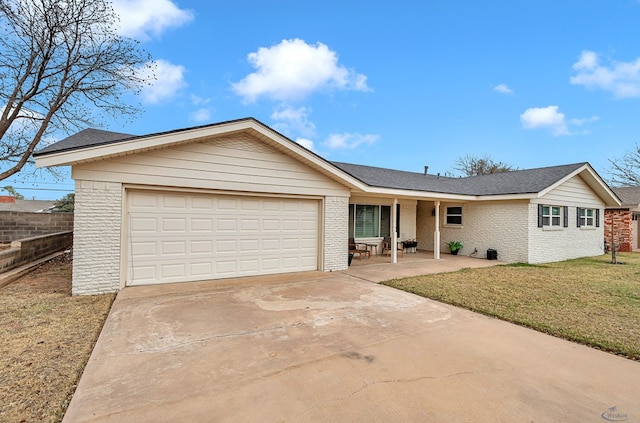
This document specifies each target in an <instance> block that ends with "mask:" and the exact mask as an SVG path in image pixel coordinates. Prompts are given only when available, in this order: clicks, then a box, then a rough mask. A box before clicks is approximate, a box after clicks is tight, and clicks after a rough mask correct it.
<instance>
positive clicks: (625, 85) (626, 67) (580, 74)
mask: <svg viewBox="0 0 640 423" xmlns="http://www.w3.org/2000/svg"><path fill="white" fill-rule="evenodd" d="M573 69H574V70H575V71H576V75H575V76H572V77H571V78H570V80H569V81H570V82H571V83H572V84H576V85H583V86H585V87H587V88H590V89H601V90H604V91H610V92H611V93H613V95H614V96H616V97H618V98H625V97H640V58H638V59H636V60H635V61H633V62H615V61H614V62H612V63H611V65H610V66H604V65H601V64H600V59H599V57H598V54H597V53H595V52H593V51H588V50H585V51H583V52H582V54H581V55H580V59H578V61H577V62H576V63H574V64H573Z"/></svg>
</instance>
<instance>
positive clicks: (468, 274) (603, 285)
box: [385, 253, 640, 360]
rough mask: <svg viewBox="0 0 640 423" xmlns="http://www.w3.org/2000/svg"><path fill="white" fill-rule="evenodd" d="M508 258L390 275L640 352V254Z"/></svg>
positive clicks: (416, 287)
mask: <svg viewBox="0 0 640 423" xmlns="http://www.w3.org/2000/svg"><path fill="white" fill-rule="evenodd" d="M618 259H619V260H620V261H623V262H625V264H623V265H621V264H619V265H613V264H610V263H609V261H610V257H609V256H600V257H593V258H584V259H577V260H569V261H564V262H559V263H549V264H545V265H538V266H532V265H518V264H514V265H504V266H496V267H489V268H483V269H464V270H462V271H459V272H453V273H441V274H435V275H425V276H418V277H413V278H406V279H396V280H391V281H388V282H385V284H386V285H389V286H393V287H395V288H399V289H402V290H405V291H409V292H413V293H415V294H418V295H421V296H424V297H428V298H432V299H434V300H438V301H442V302H445V303H449V304H453V305H456V306H460V307H464V308H467V309H470V310H473V311H477V312H480V313H483V314H486V315H489V316H494V317H497V318H500V319H503V320H506V321H509V322H513V323H517V324H520V325H524V326H527V327H530V328H533V329H536V330H539V331H542V332H546V333H548V334H551V335H554V336H558V337H562V338H565V339H569V340H572V341H576V342H580V343H583V344H586V345H589V346H592V347H595V348H599V349H602V350H605V351H609V352H613V353H615V354H620V355H624V356H626V357H628V358H631V359H634V360H638V359H640V254H638V253H620V254H619V258H618Z"/></svg>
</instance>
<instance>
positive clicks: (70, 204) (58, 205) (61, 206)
mask: <svg viewBox="0 0 640 423" xmlns="http://www.w3.org/2000/svg"><path fill="white" fill-rule="evenodd" d="M75 200H76V195H75V194H67V195H65V196H64V197H62V198H61V199H59V200H56V202H55V203H53V205H54V207H55V208H54V211H57V212H73V209H74V206H75Z"/></svg>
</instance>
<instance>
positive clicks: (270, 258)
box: [127, 191, 318, 285]
mask: <svg viewBox="0 0 640 423" xmlns="http://www.w3.org/2000/svg"><path fill="white" fill-rule="evenodd" d="M128 198H129V200H128V204H129V230H128V236H129V238H130V239H129V240H128V245H129V261H128V262H129V274H128V275H129V276H128V280H127V284H129V285H137V284H140V285H142V284H151V283H163V282H180V281H190V280H204V279H217V278H228V277H237V276H250V275H258V274H267V273H280V272H291V271H305V270H316V269H317V256H318V250H317V249H318V240H317V234H318V202H317V201H313V200H294V199H281V198H260V197H251V198H250V197H239V196H230V195H199V194H183V193H170V192H169V193H167V192H146V191H131V192H130V193H129V197H128Z"/></svg>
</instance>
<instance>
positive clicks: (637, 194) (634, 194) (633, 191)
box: [611, 186, 640, 207]
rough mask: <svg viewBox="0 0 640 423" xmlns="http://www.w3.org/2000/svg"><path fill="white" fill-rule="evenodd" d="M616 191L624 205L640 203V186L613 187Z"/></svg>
mask: <svg viewBox="0 0 640 423" xmlns="http://www.w3.org/2000/svg"><path fill="white" fill-rule="evenodd" d="M611 189H612V190H613V192H615V193H616V195H617V196H618V197H620V200H621V201H622V205H623V206H635V207H637V206H638V205H640V186H636V187H622V188H611Z"/></svg>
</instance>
